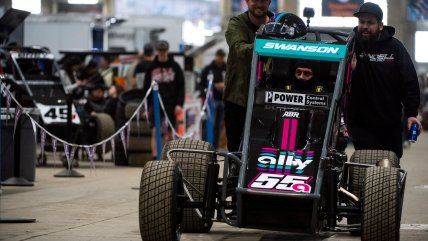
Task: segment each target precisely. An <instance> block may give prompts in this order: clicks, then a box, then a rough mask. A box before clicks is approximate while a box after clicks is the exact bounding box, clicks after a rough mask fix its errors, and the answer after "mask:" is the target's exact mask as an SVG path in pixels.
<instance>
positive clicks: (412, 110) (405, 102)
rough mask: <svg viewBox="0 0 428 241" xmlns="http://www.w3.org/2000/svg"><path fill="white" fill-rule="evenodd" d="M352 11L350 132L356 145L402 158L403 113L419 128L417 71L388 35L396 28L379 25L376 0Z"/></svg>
mask: <svg viewBox="0 0 428 241" xmlns="http://www.w3.org/2000/svg"><path fill="white" fill-rule="evenodd" d="M354 16H356V17H358V26H357V27H356V28H355V29H354V31H356V37H355V49H354V54H353V58H352V62H351V66H352V70H353V72H352V83H351V86H350V96H349V108H348V112H347V113H348V116H347V120H348V128H349V132H350V135H351V138H352V140H353V143H354V146H355V149H356V150H359V149H380V150H390V151H393V152H395V154H397V156H398V158H401V156H402V155H403V147H402V136H401V133H402V128H403V127H402V124H401V117H402V115H403V114H404V116H405V118H406V119H407V128H408V129H409V128H410V126H411V125H412V124H413V123H417V124H418V126H419V130H421V123H420V122H419V120H418V119H417V118H416V116H417V114H418V111H417V109H418V106H419V102H420V92H419V84H418V78H417V74H416V71H415V68H414V66H413V63H412V60H411V58H410V56H409V54H408V52H407V51H406V49H405V48H404V46H403V44H402V43H401V42H400V41H399V40H397V39H396V38H394V37H393V35H394V33H395V29H394V28H393V27H390V26H384V25H383V23H382V17H383V12H382V10H381V8H380V7H379V6H378V5H376V4H374V3H370V2H367V3H364V4H363V5H361V7H360V8H359V10H358V12H356V13H355V14H354ZM403 107H404V108H403ZM403 110H404V113H403Z"/></svg>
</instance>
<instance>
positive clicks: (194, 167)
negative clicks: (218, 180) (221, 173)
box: [162, 139, 214, 233]
mask: <svg viewBox="0 0 428 241" xmlns="http://www.w3.org/2000/svg"><path fill="white" fill-rule="evenodd" d="M171 149H192V150H205V151H213V150H214V148H213V146H212V145H211V144H209V143H208V142H205V141H201V140H194V139H178V140H173V141H169V142H167V143H166V144H165V146H164V148H163V150H162V159H165V160H166V159H167V153H168V151H169V150H171ZM171 158H172V160H173V161H174V162H175V163H177V164H178V165H179V166H180V168H181V171H182V173H183V177H184V178H185V179H186V180H187V181H188V182H189V183H191V184H192V186H193V187H195V188H196V190H195V189H193V188H191V187H188V189H189V192H190V194H191V195H192V197H193V199H194V200H195V201H196V202H202V201H203V194H204V192H205V184H206V178H207V169H208V162H209V161H210V158H211V155H210V154H202V153H193V152H185V151H177V152H172V153H171ZM211 226H212V222H210V223H208V224H204V222H203V221H202V219H201V218H200V217H199V216H198V215H197V214H196V212H195V210H194V209H193V208H185V209H184V216H183V222H182V227H183V232H188V233H204V232H209V231H210V229H211Z"/></svg>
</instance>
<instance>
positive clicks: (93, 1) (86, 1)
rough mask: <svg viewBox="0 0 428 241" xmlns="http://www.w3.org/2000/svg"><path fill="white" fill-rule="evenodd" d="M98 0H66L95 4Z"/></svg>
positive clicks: (69, 2) (73, 2)
mask: <svg viewBox="0 0 428 241" xmlns="http://www.w3.org/2000/svg"><path fill="white" fill-rule="evenodd" d="M98 2H99V0H68V4H97V3H98Z"/></svg>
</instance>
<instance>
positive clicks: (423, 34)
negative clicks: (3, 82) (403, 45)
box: [415, 31, 428, 63]
mask: <svg viewBox="0 0 428 241" xmlns="http://www.w3.org/2000/svg"><path fill="white" fill-rule="evenodd" d="M427 37H428V31H416V33H415V60H416V62H418V63H428V57H427V55H426V52H427V51H428V47H427V46H426V44H425V43H426V39H427Z"/></svg>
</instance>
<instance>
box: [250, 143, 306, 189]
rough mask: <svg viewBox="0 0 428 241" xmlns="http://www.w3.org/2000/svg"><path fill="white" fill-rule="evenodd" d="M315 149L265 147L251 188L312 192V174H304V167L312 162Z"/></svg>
mask: <svg viewBox="0 0 428 241" xmlns="http://www.w3.org/2000/svg"><path fill="white" fill-rule="evenodd" d="M313 158H314V151H304V150H297V151H285V150H278V149H276V148H271V147H265V148H262V149H261V152H260V155H259V158H258V159H257V170H258V171H259V174H258V175H257V176H256V178H254V179H253V180H252V181H251V182H250V183H249V184H248V187H249V188H258V189H266V190H273V191H291V192H304V193H310V192H311V186H310V185H309V182H310V181H311V180H312V179H313V177H312V176H303V174H304V169H305V168H306V167H307V166H308V165H309V164H311V163H312V161H313Z"/></svg>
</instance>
